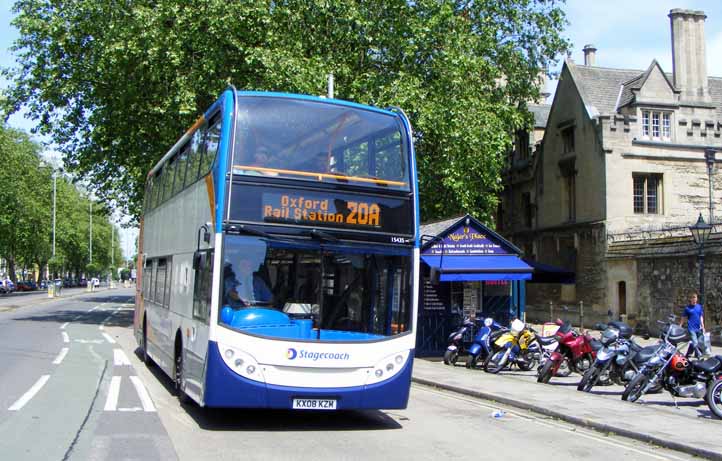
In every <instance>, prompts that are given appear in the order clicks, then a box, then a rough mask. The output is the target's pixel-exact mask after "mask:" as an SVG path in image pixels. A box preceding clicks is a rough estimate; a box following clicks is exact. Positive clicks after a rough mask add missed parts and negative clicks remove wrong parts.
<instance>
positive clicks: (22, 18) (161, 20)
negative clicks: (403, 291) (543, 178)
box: [5, 0, 566, 222]
mask: <svg viewBox="0 0 722 461" xmlns="http://www.w3.org/2000/svg"><path fill="white" fill-rule="evenodd" d="M14 11H15V12H16V13H17V17H16V19H15V20H14V25H15V26H16V27H17V28H18V30H19V31H20V38H19V39H18V41H17V42H16V44H15V47H14V51H15V54H16V56H17V58H18V63H19V65H18V67H17V68H15V69H9V70H6V71H5V75H6V76H7V77H8V78H9V79H10V80H11V81H13V82H14V83H15V85H14V86H13V87H12V88H11V89H9V90H8V91H7V92H6V95H5V96H6V98H7V105H8V110H9V111H15V110H18V109H19V108H20V107H22V106H25V107H27V108H28V110H29V113H30V114H31V115H32V116H33V117H34V118H35V119H36V120H37V121H38V122H40V125H39V126H40V130H41V131H42V132H43V133H47V134H49V135H51V136H52V138H53V140H54V141H55V142H56V144H57V145H59V146H60V147H61V149H62V151H63V152H64V154H65V161H66V166H68V167H69V168H70V169H71V170H72V171H74V172H77V173H79V174H80V175H81V176H82V177H83V178H85V179H86V180H88V181H89V182H90V183H92V184H97V185H99V187H98V191H97V192H98V193H99V194H100V196H101V198H115V199H116V200H118V202H119V203H127V204H128V208H129V211H130V213H131V214H133V215H135V216H138V215H139V213H140V207H141V204H142V195H143V182H144V179H145V174H146V172H147V171H148V170H149V169H150V168H151V166H152V165H153V164H154V163H155V162H156V161H157V160H158V159H160V157H161V156H162V155H163V154H164V153H165V152H166V151H167V149H168V148H169V147H170V146H171V145H172V144H173V143H174V142H175V140H176V139H177V138H178V137H179V135H180V134H182V133H183V132H184V131H185V129H186V128H187V127H188V126H189V125H190V124H191V123H192V121H193V120H194V119H195V118H196V117H197V116H198V114H199V113H200V112H202V111H203V110H205V109H206V108H207V107H208V106H209V105H210V104H211V103H212V101H213V100H215V98H216V97H217V96H218V94H219V93H220V92H221V91H222V90H223V89H224V88H225V87H226V86H227V85H228V84H229V83H232V84H234V85H235V86H236V87H237V88H240V89H261V90H271V91H273V90H278V91H286V92H297V93H307V94H314V95H318V94H324V93H325V82H326V75H327V74H328V73H333V74H334V75H335V79H336V91H337V94H336V96H337V97H339V98H341V99H348V100H353V101H357V102H360V103H368V104H374V105H377V106H382V107H383V106H388V105H394V106H399V107H402V108H403V109H404V110H405V111H406V112H407V114H409V116H410V117H411V120H412V124H413V126H414V128H415V130H416V148H417V153H418V168H419V172H420V183H421V191H422V201H421V205H422V215H423V217H424V219H431V218H435V217H443V216H447V215H452V214H458V213H461V212H465V211H468V212H471V213H474V214H475V215H476V216H477V217H480V218H481V219H483V220H485V221H487V222H490V221H491V217H492V216H493V212H494V210H495V207H496V192H497V191H498V190H499V188H500V181H499V177H500V171H501V168H502V164H503V156H504V154H505V152H506V151H507V150H508V148H509V146H510V143H511V133H514V132H515V131H516V129H518V128H520V127H523V126H525V125H527V124H528V123H529V122H530V121H531V118H530V117H529V114H528V113H526V112H525V111H524V110H523V109H522V110H520V109H519V107H520V105H521V107H523V102H524V101H527V100H530V99H531V98H534V97H535V96H536V95H537V93H538V90H537V88H536V87H535V80H536V77H537V75H538V72H539V69H543V68H546V67H547V66H548V64H549V62H550V60H552V59H553V58H554V57H555V56H557V55H558V54H559V53H560V52H561V51H563V50H564V49H565V48H566V42H565V41H564V40H563V39H562V38H561V37H560V30H561V28H562V26H563V25H564V24H565V19H564V14H563V12H562V11H561V9H560V7H559V2H558V1H556V0H503V1H499V0H481V1H474V2H469V1H461V0H457V1H449V0H446V1H440V0H419V1H415V2H409V1H406V0H366V1H358V0H336V1H333V2H329V1H327V0H285V1H269V0H248V1H244V2H235V3H228V2H227V1H221V0H197V1H194V2H178V1H176V0H154V1H147V0H146V1H144V0H141V1H134V2H114V1H111V2H97V1H94V0H76V1H73V2H55V1H51V0H20V1H18V2H17V3H16V4H15V7H14ZM500 82H502V83H500Z"/></svg>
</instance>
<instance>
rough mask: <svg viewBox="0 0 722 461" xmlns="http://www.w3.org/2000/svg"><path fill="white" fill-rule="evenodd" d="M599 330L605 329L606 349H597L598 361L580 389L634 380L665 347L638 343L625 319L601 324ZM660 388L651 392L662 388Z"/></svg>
mask: <svg viewBox="0 0 722 461" xmlns="http://www.w3.org/2000/svg"><path fill="white" fill-rule="evenodd" d="M597 329H600V330H604V331H603V332H602V335H601V338H600V342H601V343H602V346H603V348H602V349H600V350H599V351H597V356H596V359H595V360H594V363H593V364H592V366H591V367H590V368H589V370H587V371H586V373H584V376H583V377H582V380H581V381H579V385H578V386H577V390H579V391H583V392H589V391H591V390H592V388H593V387H594V386H595V385H597V384H601V385H608V384H612V383H614V384H618V385H622V384H624V383H627V382H629V381H631V380H632V378H634V376H635V375H636V374H637V373H638V372H639V370H640V368H641V367H642V366H643V365H644V363H645V362H647V360H649V359H650V358H651V357H652V356H654V354H655V353H656V352H657V350H659V348H660V347H661V346H660V345H659V344H656V345H652V346H647V347H642V346H640V345H639V344H637V343H635V342H634V341H633V340H632V328H631V327H630V326H629V325H627V324H626V323H623V322H610V323H608V324H597ZM647 338H649V337H648V336H647ZM660 387H661V386H656V387H655V389H652V390H651V391H658V390H659V388H660Z"/></svg>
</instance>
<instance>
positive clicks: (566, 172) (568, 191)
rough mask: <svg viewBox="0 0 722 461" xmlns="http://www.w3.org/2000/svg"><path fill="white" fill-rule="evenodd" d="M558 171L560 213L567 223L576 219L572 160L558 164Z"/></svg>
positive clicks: (574, 179)
mask: <svg viewBox="0 0 722 461" xmlns="http://www.w3.org/2000/svg"><path fill="white" fill-rule="evenodd" d="M559 170H560V173H561V176H562V211H563V212H564V214H565V215H566V218H567V221H568V222H574V221H575V220H576V219H577V170H576V168H575V162H574V159H571V161H566V162H560V164H559Z"/></svg>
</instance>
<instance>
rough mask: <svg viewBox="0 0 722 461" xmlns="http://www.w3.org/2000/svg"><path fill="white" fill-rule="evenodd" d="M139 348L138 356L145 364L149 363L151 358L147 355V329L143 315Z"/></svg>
mask: <svg viewBox="0 0 722 461" xmlns="http://www.w3.org/2000/svg"><path fill="white" fill-rule="evenodd" d="M140 349H141V351H140V355H141V357H140V358H141V359H142V360H143V363H145V364H146V365H150V364H151V363H152V362H153V360H152V359H151V358H150V355H148V329H147V326H146V321H145V317H144V318H143V343H142V346H141V348H140Z"/></svg>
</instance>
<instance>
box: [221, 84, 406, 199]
mask: <svg viewBox="0 0 722 461" xmlns="http://www.w3.org/2000/svg"><path fill="white" fill-rule="evenodd" d="M236 126H237V133H236V148H235V152H234V165H233V172H234V173H235V174H245V175H265V176H275V177H285V178H293V179H302V180H310V181H322V182H331V183H343V184H354V185H360V186H368V187H378V188H387V189H397V190H398V189H400V190H409V184H410V174H409V168H408V157H407V154H406V151H407V149H406V142H407V141H406V139H405V136H403V134H402V127H401V124H400V122H399V119H398V118H397V117H394V116H392V115H387V114H383V113H380V112H375V111H372V110H365V109H361V108H356V107H350V106H345V105H340V104H334V103H326V102H316V101H308V100H301V99H290V98H271V97H262V96H251V97H241V98H239V103H238V118H237V124H236Z"/></svg>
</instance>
